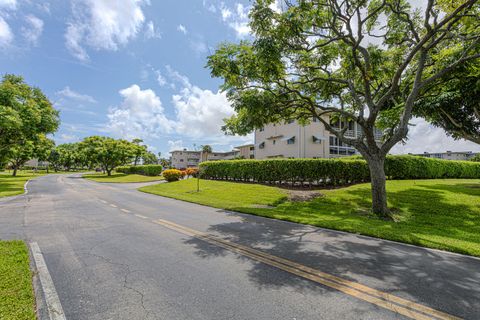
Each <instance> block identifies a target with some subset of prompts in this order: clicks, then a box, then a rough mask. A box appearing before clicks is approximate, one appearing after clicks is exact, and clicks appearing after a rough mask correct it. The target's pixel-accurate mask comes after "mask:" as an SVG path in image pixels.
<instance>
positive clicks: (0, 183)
mask: <svg viewBox="0 0 480 320" xmlns="http://www.w3.org/2000/svg"><path fill="white" fill-rule="evenodd" d="M39 176H42V174H38V173H37V174H33V173H23V172H22V173H20V172H19V173H17V176H16V177H12V174H11V173H8V172H1V173H0V198H1V197H9V196H14V195H17V194H22V193H23V192H24V190H23V186H24V185H25V182H27V180H29V179H32V178H35V177H39Z"/></svg>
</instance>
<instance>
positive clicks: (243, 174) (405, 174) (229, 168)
mask: <svg viewBox="0 0 480 320" xmlns="http://www.w3.org/2000/svg"><path fill="white" fill-rule="evenodd" d="M200 168H201V172H202V173H201V174H202V177H204V178H207V179H219V180H234V181H248V182H260V183H302V184H303V183H309V184H324V185H339V184H350V183H358V182H367V181H369V180H370V173H369V169H368V165H367V163H366V161H365V160H363V159H359V158H343V159H268V160H225V161H209V162H203V163H201V164H200ZM385 173H386V175H387V177H388V178H389V179H441V178H480V164H478V163H475V162H469V161H449V160H439V159H429V158H424V157H415V156H388V157H387V160H386V162H385Z"/></svg>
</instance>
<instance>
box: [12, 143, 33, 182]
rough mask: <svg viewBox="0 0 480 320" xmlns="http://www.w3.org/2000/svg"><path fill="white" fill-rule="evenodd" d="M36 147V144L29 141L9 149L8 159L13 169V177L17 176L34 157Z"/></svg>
mask: <svg viewBox="0 0 480 320" xmlns="http://www.w3.org/2000/svg"><path fill="white" fill-rule="evenodd" d="M34 151H35V145H34V142H33V141H31V140H29V141H25V142H24V143H23V144H22V145H14V146H12V147H10V149H9V155H8V158H9V159H10V164H11V166H12V169H13V174H12V175H13V176H14V177H15V176H16V175H17V170H18V169H20V167H21V166H23V165H24V164H25V162H27V161H28V160H30V159H32V158H33V156H34V154H35V153H34Z"/></svg>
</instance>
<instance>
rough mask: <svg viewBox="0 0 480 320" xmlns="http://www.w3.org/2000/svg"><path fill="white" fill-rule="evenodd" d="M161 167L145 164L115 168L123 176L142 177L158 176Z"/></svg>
mask: <svg viewBox="0 0 480 320" xmlns="http://www.w3.org/2000/svg"><path fill="white" fill-rule="evenodd" d="M162 170H163V167H162V166H161V165H159V164H147V165H143V166H123V167H117V169H116V171H117V172H121V173H125V174H140V175H143V176H159V175H160V174H161V173H162Z"/></svg>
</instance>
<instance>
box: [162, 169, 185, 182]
mask: <svg viewBox="0 0 480 320" xmlns="http://www.w3.org/2000/svg"><path fill="white" fill-rule="evenodd" d="M162 175H163V177H164V178H165V180H167V181H168V182H172V181H178V180H179V179H180V178H182V177H183V173H182V171H180V170H177V169H168V170H165V171H163V173H162Z"/></svg>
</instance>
